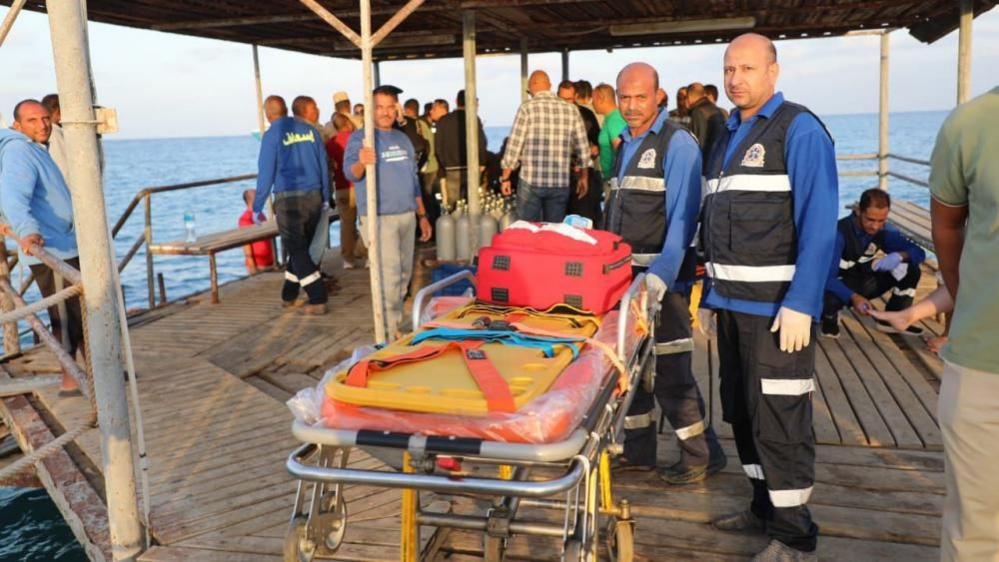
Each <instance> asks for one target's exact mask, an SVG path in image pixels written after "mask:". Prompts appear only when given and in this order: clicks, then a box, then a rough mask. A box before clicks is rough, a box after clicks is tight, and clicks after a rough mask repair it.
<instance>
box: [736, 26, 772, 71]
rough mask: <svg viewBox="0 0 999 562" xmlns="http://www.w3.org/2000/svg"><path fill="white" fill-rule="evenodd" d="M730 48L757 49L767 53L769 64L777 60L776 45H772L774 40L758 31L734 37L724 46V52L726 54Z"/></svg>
mask: <svg viewBox="0 0 999 562" xmlns="http://www.w3.org/2000/svg"><path fill="white" fill-rule="evenodd" d="M732 49H752V50H755V51H759V52H760V53H765V54H766V55H767V57H768V59H769V60H768V61H767V62H769V63H770V64H773V63H775V62H777V47H776V46H775V45H774V42H773V41H771V40H770V38H769V37H767V36H765V35H760V34H759V33H743V34H742V35H740V36H738V37H736V38H735V39H733V40H732V42H731V43H729V44H728V47H726V48H725V54H726V55H728V52H729V51H730V50H732Z"/></svg>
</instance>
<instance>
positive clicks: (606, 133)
mask: <svg viewBox="0 0 999 562" xmlns="http://www.w3.org/2000/svg"><path fill="white" fill-rule="evenodd" d="M593 109H594V110H595V111H596V112H597V114H598V115H602V116H603V118H604V124H603V126H602V127H601V128H600V136H599V137H598V140H599V143H598V144H599V146H600V173H601V174H603V178H604V182H605V183H606V182H607V181H608V180H610V177H611V171H612V170H613V169H614V158H615V157H616V156H617V147H618V146H619V145H620V144H621V138H620V135H621V131H624V129H625V127H627V126H628V123H626V122H625V120H624V117H623V116H622V115H621V111H620V110H619V109H618V108H617V100H616V99H615V97H614V88H612V87H610V86H609V85H607V84H600V85H599V86H597V87H596V88H594V89H593Z"/></svg>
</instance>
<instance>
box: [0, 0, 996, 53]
mask: <svg viewBox="0 0 999 562" xmlns="http://www.w3.org/2000/svg"><path fill="white" fill-rule="evenodd" d="M10 3H11V0H0V4H5V5H9V4H10ZM319 3H320V4H321V5H322V6H323V7H325V8H326V9H328V10H329V11H330V12H331V13H333V14H334V15H335V16H336V17H338V18H339V19H341V20H343V21H344V22H345V23H346V24H347V25H349V26H350V27H351V28H353V29H354V30H359V28H360V25H359V11H358V3H357V2H354V1H350V0H319ZM997 3H999V0H975V1H974V13H975V15H976V16H977V15H979V14H981V13H984V12H986V11H988V10H990V9H992V8H993V7H995V5H996V4H997ZM371 4H372V20H373V21H372V24H373V28H374V29H378V28H379V26H380V25H381V24H382V23H384V22H385V21H387V20H388V19H389V18H390V17H392V15H393V14H394V13H395V12H396V11H397V10H398V9H399V8H400V7H402V5H403V4H404V2H402V1H398V0H396V1H385V0H372V2H371ZM25 7H26V8H27V9H30V10H35V11H45V2H44V1H42V0H30V1H29V2H28V3H27V5H26V6H25ZM87 8H88V12H89V14H88V15H89V18H90V20H91V21H96V22H101V23H109V24H115V25H123V26H128V27H135V28H141V29H152V30H158V31H166V32H171V33H180V34H184V35H191V36H197V37H205V38H210V39H221V40H225V41H235V42H239V43H248V44H257V45H260V46H267V47H275V48H279V49H285V50H290V51H298V52H303V53H310V54H317V55H325V56H335V57H342V58H360V56H361V51H360V50H359V49H358V48H357V47H356V46H355V45H354V44H353V43H351V42H349V41H347V40H346V39H344V38H343V37H341V36H340V35H339V34H337V33H336V32H335V31H333V30H332V29H331V28H330V27H329V25H327V24H326V22H324V21H322V20H320V19H319V18H318V17H317V16H316V15H315V14H314V13H313V12H312V11H310V9H309V8H308V7H306V6H305V5H303V3H302V2H300V1H298V0H270V1H268V2H244V1H240V0H89V1H88V2H87ZM467 9H473V10H475V11H476V12H477V20H478V22H479V24H478V30H477V35H478V37H477V43H478V52H479V53H480V54H483V53H504V52H511V53H515V52H519V51H520V48H521V39H522V38H524V39H526V40H527V49H528V51H530V52H551V51H562V50H572V51H577V50H586V49H620V48H629V47H653V46H669V45H691V44H710V43H718V42H725V41H728V40H729V39H731V38H732V37H734V36H736V35H738V34H740V33H744V32H746V31H755V32H757V33H762V34H764V35H767V36H769V37H771V38H772V39H800V38H815V37H830V36H838V35H844V34H847V33H850V32H856V31H865V30H867V31H869V30H878V29H887V28H907V29H908V31H909V33H910V34H911V35H912V36H914V37H915V38H917V39H919V40H920V41H923V42H926V43H932V42H933V41H936V40H937V39H939V38H941V37H943V36H944V35H946V34H947V33H949V32H950V31H953V30H954V29H956V28H957V26H958V9H959V3H958V2H954V1H953V0H715V1H710V2H694V1H691V0H674V1H658V0H505V1H504V0H426V2H425V3H424V4H423V5H422V6H421V7H420V8H419V9H418V10H417V11H416V12H415V13H413V14H412V15H411V16H410V17H409V18H407V19H406V20H405V21H404V22H402V24H401V25H400V26H399V27H398V28H396V29H395V31H393V32H392V34H391V35H390V36H389V37H387V38H386V39H385V40H384V41H383V42H382V43H380V44H379V45H378V46H377V47H376V48H375V50H374V58H375V59H376V60H391V59H422V58H440V57H460V56H461V52H462V51H461V29H462V20H461V12H462V11H463V10H467Z"/></svg>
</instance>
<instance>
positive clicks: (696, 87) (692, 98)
mask: <svg viewBox="0 0 999 562" xmlns="http://www.w3.org/2000/svg"><path fill="white" fill-rule="evenodd" d="M706 95H707V91H706V90H705V89H704V84H701V83H700V82H694V83H693V84H691V85H689V86H687V107H693V105H694V104H695V103H697V102H699V101H701V98H703V97H704V96H706Z"/></svg>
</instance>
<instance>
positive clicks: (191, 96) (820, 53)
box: [0, 8, 999, 138]
mask: <svg viewBox="0 0 999 562" xmlns="http://www.w3.org/2000/svg"><path fill="white" fill-rule="evenodd" d="M6 11H7V10H6V9H5V8H4V9H0V17H3V15H5V14H6ZM331 33H332V30H331ZM891 38H892V39H891V40H892V50H891V63H892V66H891V78H890V88H891V91H890V96H891V107H892V110H893V111H921V110H939V109H948V108H950V107H952V106H953V105H954V100H955V96H956V81H957V80H956V73H957V71H956V59H957V32H954V33H951V34H950V35H948V36H947V37H945V38H943V39H941V40H939V41H937V42H936V43H934V44H932V45H925V44H922V43H920V42H918V41H916V40H915V39H913V38H912V37H911V36H910V35H909V34H908V32H907V31H905V30H901V31H898V32H895V33H893V34H892V36H891ZM90 41H91V53H92V58H93V67H94V73H95V79H96V85H97V92H98V100H99V102H100V103H101V104H102V105H106V106H112V107H115V108H117V110H118V118H119V124H120V127H121V132H120V133H119V134H118V135H117V138H156V137H185V136H212V135H238V134H245V133H246V132H247V131H249V130H252V129H254V128H256V116H255V113H254V106H255V103H256V102H255V93H254V85H253V62H252V58H251V51H250V47H249V46H248V45H241V44H237V43H230V42H226V41H215V40H208V39H198V38H192V37H184V36H181V35H174V34H168V33H160V32H155V31H143V30H137V29H130V28H125V27H116V26H109V25H103V24H92V25H91V28H90ZM777 48H778V52H779V58H780V62H781V67H782V74H781V80H780V84H779V87H780V89H781V90H783V91H784V92H785V95H786V96H787V97H788V98H789V99H792V100H794V101H797V102H799V103H803V104H806V105H808V106H810V107H811V108H812V109H813V110H814V111H816V112H817V113H819V114H824V115H830V114H841V113H865V112H874V111H877V103H878V98H877V95H878V38H877V37H842V38H831V39H805V40H794V41H781V42H779V43H778V44H777ZM723 51H724V46H722V45H698V46H684V47H669V48H655V49H620V50H616V51H614V52H613V53H607V52H606V51H581V52H575V53H572V55H571V60H570V77H571V78H572V79H574V80H577V79H580V78H585V79H587V80H590V81H591V82H593V83H594V84H597V83H599V82H604V81H605V82H609V83H612V82H613V80H614V76H615V75H616V74H617V71H618V70H619V69H620V68H621V67H622V66H623V65H624V64H627V63H628V62H632V61H635V60H644V61H646V62H649V63H651V64H653V65H654V66H655V67H656V68H658V69H659V72H660V75H661V76H662V79H663V83H664V87H665V88H666V89H667V91H669V92H670V98H671V105H672V97H673V94H674V93H675V91H676V88H677V87H678V86H680V85H683V84H686V83H689V82H692V81H695V80H700V81H702V82H705V83H715V84H718V85H719V86H720V85H721V60H722V54H723ZM260 59H261V61H260V65H261V73H262V76H263V85H264V94H265V95H267V94H270V93H277V94H280V95H283V96H285V97H286V98H287V99H289V101H290V99H291V98H292V97H294V96H295V95H298V94H307V95H311V96H313V97H314V98H316V99H317V100H318V101H319V105H320V110H321V112H322V118H323V120H326V119H327V118H328V116H329V112H330V111H331V110H332V100H331V96H332V93H333V92H334V91H336V90H347V91H348V92H349V93H350V95H351V99H352V100H355V101H357V100H359V98H360V97H361V65H360V63H359V62H356V61H351V60H340V59H331V58H327V57H317V56H312V55H303V54H298V53H291V52H287V51H280V50H276V49H270V48H261V49H260ZM529 64H530V68H531V69H532V70H533V69H536V68H541V69H544V70H547V71H549V73H550V74H551V75H552V76H553V77H554V78H558V77H559V76H560V75H561V70H560V57H559V55H558V54H555V53H552V54H539V55H532V56H531V57H530V63H529ZM996 68H999V10H992V11H991V12H989V13H987V14H985V15H983V16H979V17H978V18H977V19H976V20H975V23H974V41H973V52H972V77H973V79H972V93H973V94H974V95H977V94H980V93H982V92H985V91H987V90H989V89H991V88H993V87H995V86H996V85H997V84H999V81H997V79H996V76H997V73H996V71H995V69H996ZM0 69H3V80H2V83H3V86H2V88H0V115H2V116H3V117H4V118H5V119H6V120H7V121H8V122H9V121H10V119H11V115H10V112H11V108H13V106H14V104H15V103H16V102H17V101H19V100H21V99H24V98H26V97H36V98H40V97H41V96H42V95H44V94H46V93H49V92H52V91H55V74H54V70H53V64H52V49H51V46H50V37H49V29H48V23H47V20H46V19H45V17H44V16H42V15H39V14H36V13H28V12H25V13H22V14H21V15H20V17H19V18H18V21H17V22H16V23H15V25H14V27H13V29H12V30H11V33H10V35H9V36H8V37H7V40H6V42H5V43H4V45H3V46H2V47H0ZM477 72H478V77H479V80H478V87H479V100H480V115H481V116H482V119H483V121H485V123H486V125H487V126H500V125H508V124H510V122H511V121H512V120H513V115H514V113H515V111H516V108H517V105H518V103H519V102H520V79H519V76H520V59H519V56H516V55H514V56H482V57H479V59H478V61H477ZM381 76H382V82H383V83H390V84H395V85H397V86H399V87H401V88H403V89H404V90H405V93H404V94H403V95H404V96H405V97H407V98H408V97H415V98H417V99H418V100H419V101H420V102H421V103H423V102H424V101H427V100H429V99H432V98H436V97H443V98H447V99H453V98H454V94H455V92H457V90H458V89H460V88H461V87H463V77H462V62H461V59H447V60H436V61H403V62H389V63H383V64H382V65H381ZM722 101H723V103H727V100H726V99H725V98H724V94H723V100H722Z"/></svg>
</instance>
